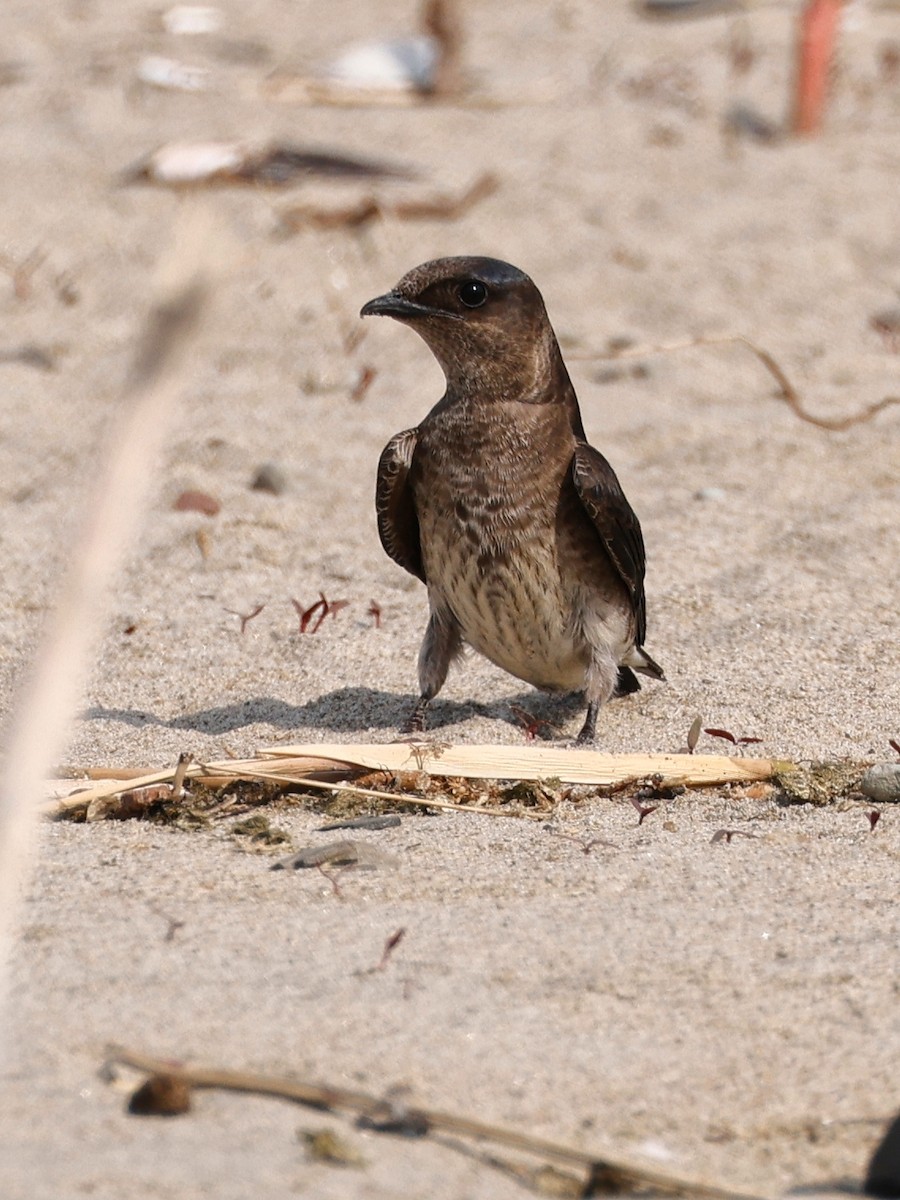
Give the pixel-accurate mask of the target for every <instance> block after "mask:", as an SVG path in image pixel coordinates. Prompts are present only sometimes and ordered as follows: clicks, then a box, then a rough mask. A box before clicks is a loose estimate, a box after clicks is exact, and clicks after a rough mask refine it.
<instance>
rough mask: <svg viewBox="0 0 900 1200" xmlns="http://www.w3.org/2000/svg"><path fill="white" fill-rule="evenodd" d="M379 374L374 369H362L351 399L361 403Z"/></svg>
mask: <svg viewBox="0 0 900 1200" xmlns="http://www.w3.org/2000/svg"><path fill="white" fill-rule="evenodd" d="M377 374H378V372H377V371H376V370H375V368H374V367H362V368H361V369H360V372H359V379H357V381H356V383H355V384H354V385H353V390H352V391H351V393H350V399H351V400H353V401H355V402H357V403H358V402H359V401H360V400H362V398H363V396H365V394H366V392H367V391H368V390H369V388H370V387H371V386H372V383H373V382H374V380H375V376H376V375H377Z"/></svg>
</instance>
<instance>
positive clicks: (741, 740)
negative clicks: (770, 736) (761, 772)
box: [703, 729, 762, 746]
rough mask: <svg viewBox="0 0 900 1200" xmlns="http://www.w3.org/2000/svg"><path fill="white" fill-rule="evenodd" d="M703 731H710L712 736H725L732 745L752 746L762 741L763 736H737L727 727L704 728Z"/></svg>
mask: <svg viewBox="0 0 900 1200" xmlns="http://www.w3.org/2000/svg"><path fill="white" fill-rule="evenodd" d="M703 732H704V733H708V734H709V736H710V737H716V738H723V739H724V740H725V741H726V742H731V744H732V746H752V745H755V744H757V743H759V742H761V741H762V738H758V737H735V736H734V734H733V733H729V731H728V730H727V729H704V730H703Z"/></svg>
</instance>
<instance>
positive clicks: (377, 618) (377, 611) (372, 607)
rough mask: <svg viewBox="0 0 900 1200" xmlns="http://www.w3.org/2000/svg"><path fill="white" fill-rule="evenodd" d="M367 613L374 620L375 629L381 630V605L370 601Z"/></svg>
mask: <svg viewBox="0 0 900 1200" xmlns="http://www.w3.org/2000/svg"><path fill="white" fill-rule="evenodd" d="M366 612H367V613H368V615H369V616H370V617H371V618H372V620H373V621H374V622H375V628H376V629H380V628H381V605H380V604H379V603H378V601H377V600H370V601H369V607H368V608H367V609H366Z"/></svg>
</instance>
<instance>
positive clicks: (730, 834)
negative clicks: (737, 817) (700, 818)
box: [709, 829, 757, 846]
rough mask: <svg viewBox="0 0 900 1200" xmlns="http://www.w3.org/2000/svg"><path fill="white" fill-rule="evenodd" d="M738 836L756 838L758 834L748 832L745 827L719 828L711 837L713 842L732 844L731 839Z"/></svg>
mask: <svg viewBox="0 0 900 1200" xmlns="http://www.w3.org/2000/svg"><path fill="white" fill-rule="evenodd" d="M736 837H743V838H756V837H757V834H755V833H747V831H746V830H744V829H717V830H716V832H715V833H714V834H713V835H712V837H711V838H710V839H709V840H710V841H711V842H713V843H715V842H725V843H726V845H728V846H730V845H731V839H732V838H736Z"/></svg>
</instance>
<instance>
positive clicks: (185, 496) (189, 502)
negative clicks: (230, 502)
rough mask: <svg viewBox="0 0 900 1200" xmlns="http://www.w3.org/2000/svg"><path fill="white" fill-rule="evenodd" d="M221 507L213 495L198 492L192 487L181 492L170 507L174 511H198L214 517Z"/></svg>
mask: <svg viewBox="0 0 900 1200" xmlns="http://www.w3.org/2000/svg"><path fill="white" fill-rule="evenodd" d="M221 507H222V505H221V504H220V503H219V501H218V500H217V499H216V498H215V496H210V495H209V493H208V492H198V491H194V490H193V489H189V490H188V491H186V492H182V493H181V495H180V496H178V498H177V499H176V500H175V503H174V504H173V505H172V509H173V510H174V511H175V512H198V513H203V515H204V516H205V517H214V516H215V515H216V513H217V512H219V510H220V509H221Z"/></svg>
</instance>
